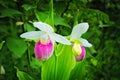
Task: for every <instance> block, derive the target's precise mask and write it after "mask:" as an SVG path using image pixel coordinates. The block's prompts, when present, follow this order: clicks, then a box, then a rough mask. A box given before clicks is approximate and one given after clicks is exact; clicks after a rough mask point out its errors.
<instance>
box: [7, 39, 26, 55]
mask: <svg viewBox="0 0 120 80" xmlns="http://www.w3.org/2000/svg"><path fill="white" fill-rule="evenodd" d="M7 47H8V49H9V50H10V51H12V52H13V56H15V57H21V56H22V55H23V54H24V53H25V51H26V50H27V45H26V43H25V41H24V40H22V39H16V38H8V39H7Z"/></svg>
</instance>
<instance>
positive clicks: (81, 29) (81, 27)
mask: <svg viewBox="0 0 120 80" xmlns="http://www.w3.org/2000/svg"><path fill="white" fill-rule="evenodd" d="M88 28H89V25H88V23H80V24H77V25H76V26H74V27H73V30H72V33H71V38H70V39H79V38H80V37H81V35H82V34H83V33H85V32H86V31H87V30H88Z"/></svg>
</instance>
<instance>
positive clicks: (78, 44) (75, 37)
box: [70, 23, 92, 61]
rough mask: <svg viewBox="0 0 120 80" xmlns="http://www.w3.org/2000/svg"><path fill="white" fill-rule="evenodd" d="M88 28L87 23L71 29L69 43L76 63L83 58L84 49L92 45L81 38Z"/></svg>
mask: <svg viewBox="0 0 120 80" xmlns="http://www.w3.org/2000/svg"><path fill="white" fill-rule="evenodd" d="M88 28H89V25H88V23H80V24H77V25H76V26H74V27H73V30H72V33H71V35H70V41H71V42H73V48H72V51H73V54H74V55H75V58H76V60H77V61H81V60H83V59H84V58H85V55H86V50H85V47H91V46H92V44H91V43H89V42H88V41H87V40H86V39H83V38H81V36H82V34H84V33H85V32H87V30H88Z"/></svg>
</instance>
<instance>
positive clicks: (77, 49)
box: [72, 43, 82, 56]
mask: <svg viewBox="0 0 120 80" xmlns="http://www.w3.org/2000/svg"><path fill="white" fill-rule="evenodd" d="M72 52H73V54H74V55H75V56H78V55H80V54H81V52H82V50H81V48H80V44H79V43H74V44H73V48H72Z"/></svg>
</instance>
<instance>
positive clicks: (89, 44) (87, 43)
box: [80, 38, 92, 47]
mask: <svg viewBox="0 0 120 80" xmlns="http://www.w3.org/2000/svg"><path fill="white" fill-rule="evenodd" d="M80 41H81V42H82V45H83V46H85V47H92V44H91V43H89V42H88V41H87V40H86V39H83V38H80Z"/></svg>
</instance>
